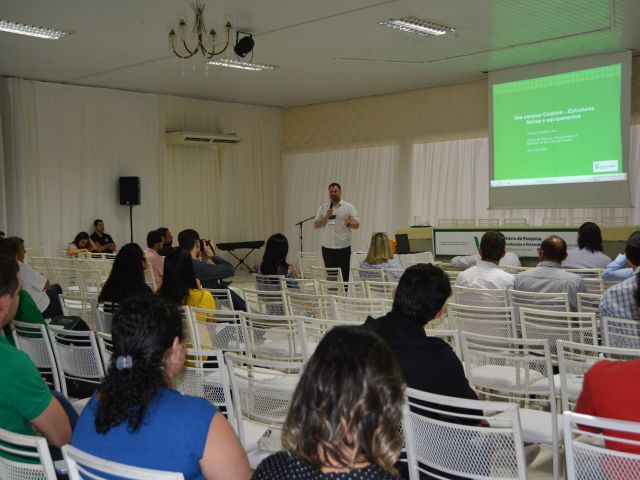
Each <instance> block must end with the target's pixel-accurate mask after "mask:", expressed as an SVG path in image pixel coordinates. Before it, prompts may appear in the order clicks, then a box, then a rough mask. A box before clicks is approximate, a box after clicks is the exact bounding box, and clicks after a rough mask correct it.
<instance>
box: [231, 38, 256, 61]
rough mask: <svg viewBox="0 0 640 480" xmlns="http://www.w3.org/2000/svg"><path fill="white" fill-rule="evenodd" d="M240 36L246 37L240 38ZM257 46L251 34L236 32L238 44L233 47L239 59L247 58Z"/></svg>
mask: <svg viewBox="0 0 640 480" xmlns="http://www.w3.org/2000/svg"><path fill="white" fill-rule="evenodd" d="M240 34H242V35H244V37H242V38H239V37H240ZM255 44H256V43H255V42H254V41H253V36H252V35H251V34H250V33H247V32H236V44H235V45H234V47H233V51H234V52H236V55H238V56H239V57H245V56H246V55H247V54H248V53H251V51H252V50H253V47H254V45H255Z"/></svg>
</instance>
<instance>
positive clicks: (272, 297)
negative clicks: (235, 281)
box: [242, 288, 287, 315]
mask: <svg viewBox="0 0 640 480" xmlns="http://www.w3.org/2000/svg"><path fill="white" fill-rule="evenodd" d="M242 293H243V296H244V301H245V302H246V304H247V311H248V312H250V313H260V314H263V315H286V314H287V309H286V305H285V299H284V292H281V291H277V292H270V291H264V292H263V291H261V290H250V289H248V288H244V289H242Z"/></svg>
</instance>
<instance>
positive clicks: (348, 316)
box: [331, 297, 393, 323]
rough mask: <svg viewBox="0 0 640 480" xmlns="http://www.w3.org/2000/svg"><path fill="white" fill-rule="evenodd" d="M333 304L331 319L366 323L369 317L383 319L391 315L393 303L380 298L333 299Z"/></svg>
mask: <svg viewBox="0 0 640 480" xmlns="http://www.w3.org/2000/svg"><path fill="white" fill-rule="evenodd" d="M331 304H332V308H333V316H332V317H331V318H334V319H336V320H338V321H345V322H349V323H356V322H360V323H364V321H365V320H366V319H367V317H381V316H382V315H384V314H386V313H389V312H390V311H391V307H392V305H393V302H392V301H391V300H382V299H378V298H351V297H332V298H331Z"/></svg>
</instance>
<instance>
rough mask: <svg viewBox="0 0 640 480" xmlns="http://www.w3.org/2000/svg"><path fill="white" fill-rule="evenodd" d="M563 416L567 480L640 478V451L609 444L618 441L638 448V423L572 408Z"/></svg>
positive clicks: (639, 446)
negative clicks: (572, 409) (603, 416)
mask: <svg viewBox="0 0 640 480" xmlns="http://www.w3.org/2000/svg"><path fill="white" fill-rule="evenodd" d="M562 417H563V418H562V420H563V422H564V443H565V449H566V450H565V451H566V458H567V480H601V479H604V478H607V479H631V478H640V454H639V453H629V452H625V451H621V450H618V449H614V448H612V447H615V446H616V444H615V443H618V445H620V444H624V447H625V448H626V449H633V450H635V451H636V452H640V440H638V439H637V438H638V437H639V436H640V423H638V422H628V421H624V420H614V419H610V418H601V417H594V416H591V415H582V414H579V413H573V412H564V414H563V415H562ZM580 426H582V427H586V428H580ZM587 429H589V430H587ZM600 432H602V433H600ZM613 432H615V433H613ZM621 434H623V435H621ZM622 436H624V438H623V439H621V438H620V437H622ZM629 437H633V438H629ZM614 442H615V443H614ZM612 444H613V445H612Z"/></svg>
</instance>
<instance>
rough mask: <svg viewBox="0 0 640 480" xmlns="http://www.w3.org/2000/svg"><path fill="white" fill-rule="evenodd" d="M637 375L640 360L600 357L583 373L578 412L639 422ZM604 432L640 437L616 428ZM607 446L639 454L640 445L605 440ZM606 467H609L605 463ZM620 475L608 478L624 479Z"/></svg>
mask: <svg viewBox="0 0 640 480" xmlns="http://www.w3.org/2000/svg"><path fill="white" fill-rule="evenodd" d="M638 378H640V359H636V360H629V361H611V360H600V361H599V362H597V363H596V364H595V365H594V366H593V367H591V368H590V369H589V371H587V373H586V374H585V376H584V383H583V384H582V392H581V393H580V396H579V397H578V401H577V403H576V412H578V413H584V414H586V415H595V416H597V417H605V418H613V419H616V420H626V421H630V422H640V409H639V408H638V405H640V389H638V384H637V381H638ZM584 428H585V429H586V428H587V427H584ZM604 434H605V435H609V436H613V437H622V438H633V439H634V440H640V435H634V436H627V434H625V435H624V437H623V436H622V435H621V434H617V433H615V432H614V431H605V432H604ZM605 445H606V446H607V448H611V449H614V450H621V451H623V452H629V453H635V454H640V448H639V447H638V446H637V445H631V444H628V443H623V442H615V441H611V440H605ZM603 466H605V467H606V465H603ZM613 466H614V465H612V467H613ZM620 475H621V474H620V473H619V474H618V475H612V476H611V477H607V478H623V477H622V476H620Z"/></svg>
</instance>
